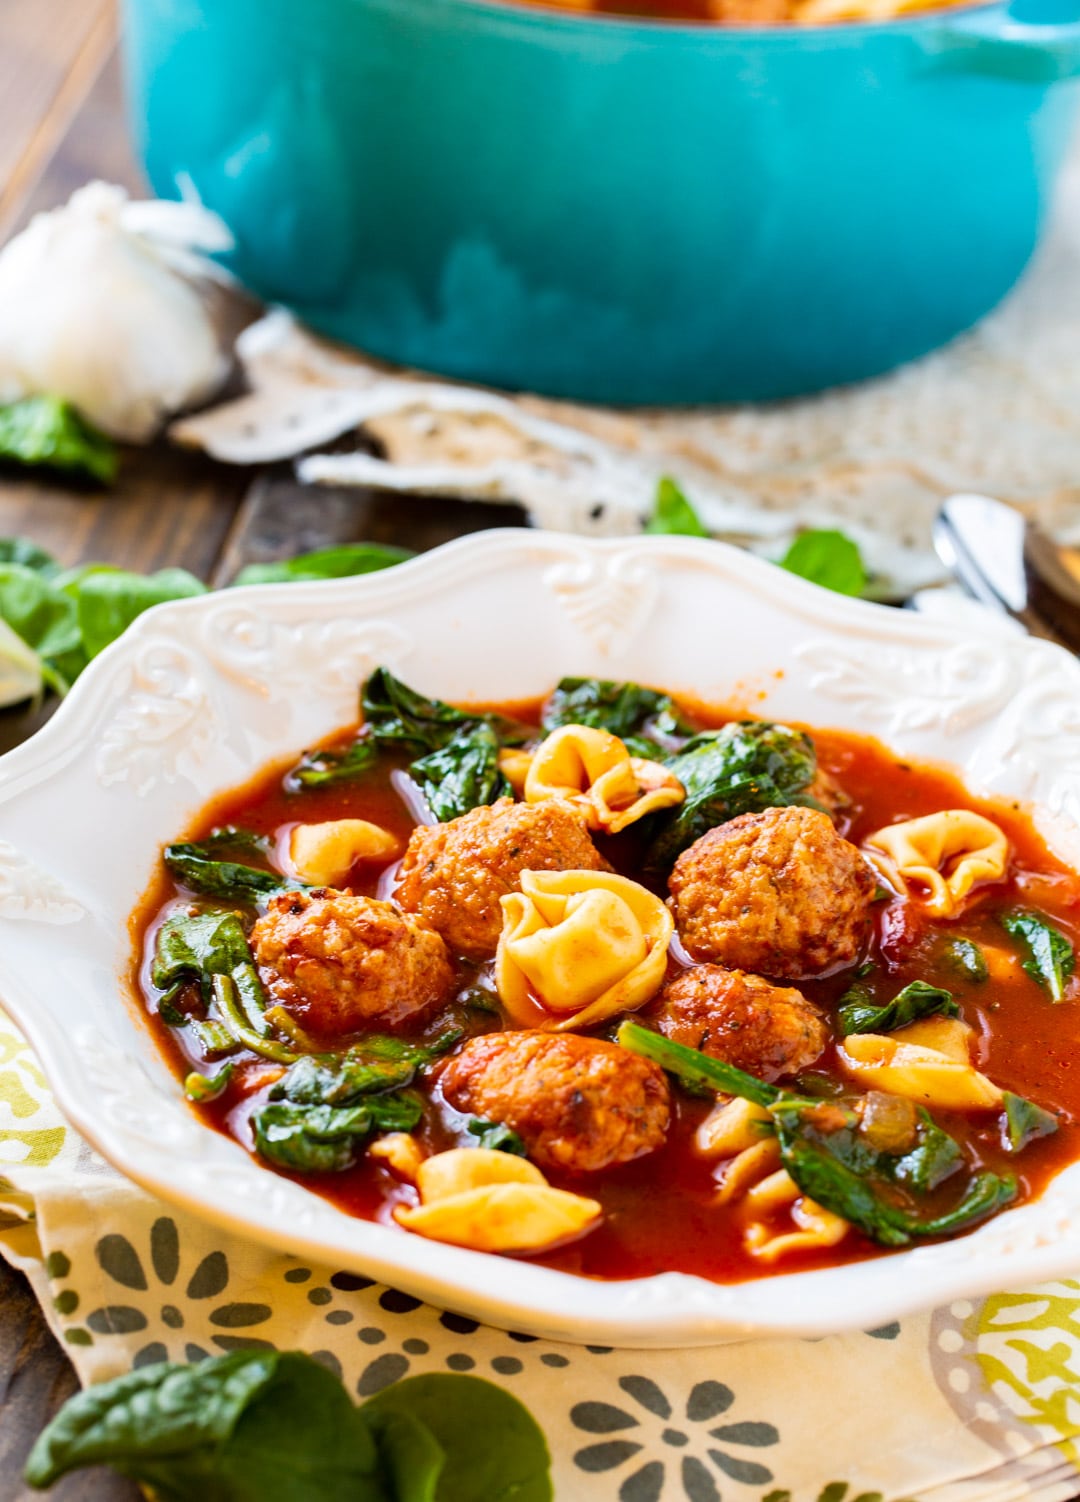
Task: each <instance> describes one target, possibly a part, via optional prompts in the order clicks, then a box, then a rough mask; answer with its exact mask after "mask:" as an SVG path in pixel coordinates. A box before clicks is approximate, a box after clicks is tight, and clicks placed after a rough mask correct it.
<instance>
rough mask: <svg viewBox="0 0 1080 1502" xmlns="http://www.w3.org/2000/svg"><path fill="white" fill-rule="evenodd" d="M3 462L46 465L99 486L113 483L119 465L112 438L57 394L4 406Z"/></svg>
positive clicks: (0, 425)
mask: <svg viewBox="0 0 1080 1502" xmlns="http://www.w3.org/2000/svg"><path fill="white" fill-rule="evenodd" d="M0 460H7V461H9V462H11V463H13V464H24V465H43V466H45V467H46V468H48V469H56V470H62V471H63V472H65V473H66V474H74V475H82V476H84V477H85V478H87V479H90V480H96V481H97V482H98V483H99V484H101V485H111V484H112V483H113V481H114V480H115V479H116V471H117V467H118V458H117V452H116V448H115V446H114V445H113V444H112V443H111V442H110V440H109V439H108V438H106V437H105V435H104V434H103V433H99V432H98V430H97V429H96V428H94V427H91V425H90V424H89V423H88V422H84V421H83V419H82V418H81V417H80V416H79V414H78V413H77V412H76V411H75V408H74V407H72V406H71V404H70V403H69V402H64V401H60V400H59V399H58V398H57V397H55V396H29V397H25V398H24V399H23V400H22V401H18V402H11V403H10V404H9V405H7V406H0Z"/></svg>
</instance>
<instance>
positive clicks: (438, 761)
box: [409, 720, 514, 824]
mask: <svg viewBox="0 0 1080 1502" xmlns="http://www.w3.org/2000/svg"><path fill="white" fill-rule="evenodd" d="M409 771H410V773H411V774H412V776H413V777H415V778H416V781H417V782H418V784H419V786H420V790H421V792H422V793H423V795H424V798H425V799H426V801H427V804H428V807H429V808H430V809H431V811H432V813H433V814H434V815H435V817H436V819H438V820H439V822H440V824H444V823H445V822H446V821H447V820H448V819H456V818H458V817H459V815H461V814H467V813H468V812H469V810H470V809H471V808H478V807H479V806H480V804H482V803H494V802H495V800H496V799H497V798H509V797H512V796H513V792H514V790H513V788H512V787H511V785H510V783H509V782H508V780H507V779H506V778H505V777H504V776H503V774H502V773H501V772H500V771H499V740H498V737H497V736H496V734H495V731H494V730H493V729H492V727H491V725H489V724H488V723H487V722H486V721H483V720H474V721H473V722H472V723H471V724H468V725H464V726H463V727H462V728H461V729H460V730H459V731H458V733H457V734H456V735H455V736H454V738H453V739H452V740H449V741H447V743H446V745H445V746H441V747H440V748H439V750H438V751H432V752H430V753H429V754H428V755H427V756H424V757H421V759H420V760H419V761H414V762H413V763H412V765H411V766H410V768H409Z"/></svg>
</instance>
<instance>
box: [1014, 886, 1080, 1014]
mask: <svg viewBox="0 0 1080 1502" xmlns="http://www.w3.org/2000/svg"><path fill="white" fill-rule="evenodd" d="M1000 922H1001V926H1002V928H1003V929H1004V930H1005V932H1006V933H1007V934H1008V935H1009V937H1010V938H1012V939H1016V940H1017V941H1018V942H1019V944H1020V946H1021V948H1022V950H1023V952H1024V953H1025V954H1026V955H1027V958H1026V959H1025V960H1024V961H1023V967H1024V969H1025V970H1026V971H1027V973H1028V975H1030V976H1032V977H1033V978H1034V979H1035V980H1037V981H1038V982H1039V984H1040V986H1042V988H1043V989H1044V990H1045V991H1047V992H1049V994H1050V999H1051V1001H1064V1000H1065V986H1066V983H1067V982H1068V980H1069V977H1070V976H1071V975H1072V973H1073V970H1074V969H1075V967H1076V956H1075V954H1074V953H1073V947H1072V945H1071V944H1070V943H1069V941H1068V939H1067V938H1066V937H1065V935H1064V934H1063V933H1062V932H1061V930H1060V929H1059V928H1055V927H1054V925H1053V924H1052V923H1051V922H1050V920H1049V919H1048V918H1047V917H1046V916H1045V915H1044V914H1043V913H1037V912H1033V911H1031V910H1030V909H1027V908H1015V909H1014V910H1013V911H1012V912H1009V913H1002V914H1001V917H1000Z"/></svg>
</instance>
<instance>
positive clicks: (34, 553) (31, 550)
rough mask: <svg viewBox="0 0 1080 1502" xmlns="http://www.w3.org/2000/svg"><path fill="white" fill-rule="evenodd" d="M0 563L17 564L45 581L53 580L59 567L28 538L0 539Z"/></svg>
mask: <svg viewBox="0 0 1080 1502" xmlns="http://www.w3.org/2000/svg"><path fill="white" fill-rule="evenodd" d="M0 563H18V564H21V565H22V567H23V568H32V569H33V570H34V572H35V573H37V574H44V575H45V577H46V578H47V579H54V578H55V577H56V575H57V574H58V573H59V572H60V565H59V564H58V563H57V561H56V559H55V558H54V557H53V556H52V554H51V553H46V551H45V549H44V548H39V547H38V545H37V543H36V542H32V541H31V540H30V538H29V537H0Z"/></svg>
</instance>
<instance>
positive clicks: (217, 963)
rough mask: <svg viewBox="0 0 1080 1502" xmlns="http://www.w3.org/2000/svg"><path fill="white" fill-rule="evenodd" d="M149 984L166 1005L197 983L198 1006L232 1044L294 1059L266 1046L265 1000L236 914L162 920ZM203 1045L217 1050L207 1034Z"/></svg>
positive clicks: (175, 916)
mask: <svg viewBox="0 0 1080 1502" xmlns="http://www.w3.org/2000/svg"><path fill="white" fill-rule="evenodd" d="M150 979H151V981H152V982H153V984H154V985H155V986H156V987H157V988H158V989H159V990H160V991H163V992H164V993H165V994H164V997H163V998H162V1000H164V1001H165V1002H170V1001H171V1000H172V998H173V997H174V996H175V995H176V994H177V992H178V991H179V990H180V988H181V987H182V986H185V985H188V984H190V983H191V982H198V984H199V989H200V992H201V995H202V999H203V1005H204V1006H209V1005H210V1004H211V1003H214V1004H215V1006H216V1008H217V1010H218V1013H219V1016H218V1017H217V1018H216V1019H211V1021H212V1022H213V1023H214V1025H215V1026H224V1027H225V1028H226V1029H227V1030H228V1032H229V1033H230V1034H231V1036H232V1038H233V1041H234V1043H242V1044H243V1045H244V1046H245V1047H246V1048H252V1049H254V1050H255V1051H256V1052H257V1053H265V1054H267V1055H268V1056H269V1057H271V1058H280V1059H283V1060H286V1061H287V1060H288V1059H291V1058H293V1057H295V1056H294V1055H292V1054H290V1053H288V1051H287V1050H284V1049H282V1048H280V1047H279V1045H277V1044H274V1043H269V1042H267V1041H265V1040H266V1039H267V1038H268V1037H269V1034H270V1024H269V1023H268V1022H267V1020H266V1007H267V996H266V992H265V990H264V989H263V983H262V981H261V980H260V979H259V972H258V970H257V969H256V968H255V962H254V960H253V959H252V956H251V949H250V947H249V945H248V941H247V938H246V936H245V934H244V929H243V926H242V925H241V923H240V920H239V918H238V917H237V916H236V914H235V913H195V914H188V913H174V914H173V915H172V917H170V918H167V919H166V920H165V922H164V923H163V924H162V925H161V928H160V929H159V930H158V935H157V942H156V945H155V949H154V961H153V964H152V965H151V968H150ZM208 1025H209V1024H206V1023H204V1024H202V1026H203V1027H206V1026H208ZM199 1036H200V1038H202V1035H201V1034H199ZM202 1041H204V1044H209V1045H210V1046H209V1047H208V1051H209V1052H220V1051H221V1049H220V1047H219V1046H216V1045H215V1043H214V1040H213V1038H212V1037H211V1036H210V1035H207V1037H206V1038H205V1039H202ZM218 1041H220V1040H218Z"/></svg>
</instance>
